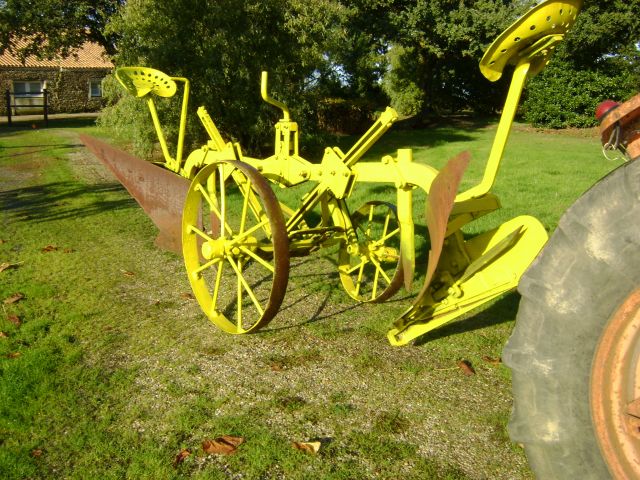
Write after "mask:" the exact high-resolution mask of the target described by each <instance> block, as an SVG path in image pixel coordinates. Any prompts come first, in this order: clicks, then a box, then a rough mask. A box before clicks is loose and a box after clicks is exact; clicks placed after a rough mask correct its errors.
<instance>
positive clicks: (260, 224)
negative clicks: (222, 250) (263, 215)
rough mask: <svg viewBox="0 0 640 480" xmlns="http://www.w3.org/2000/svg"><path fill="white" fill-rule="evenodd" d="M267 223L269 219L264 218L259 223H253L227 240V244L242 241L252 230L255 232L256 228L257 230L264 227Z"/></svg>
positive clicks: (232, 244) (235, 243)
mask: <svg viewBox="0 0 640 480" xmlns="http://www.w3.org/2000/svg"><path fill="white" fill-rule="evenodd" d="M268 223H269V219H265V220H264V221H263V222H261V223H259V224H258V225H254V226H253V227H251V228H250V229H249V230H247V231H246V232H244V233H243V234H242V235H238V236H236V237H233V239H232V240H230V241H229V245H230V246H234V245H237V244H238V243H240V242H241V241H243V240H244V239H245V238H247V237H249V235H251V234H252V233H253V232H255V231H256V230H258V229H260V228H262V227H264V226H265V225H266V224H268Z"/></svg>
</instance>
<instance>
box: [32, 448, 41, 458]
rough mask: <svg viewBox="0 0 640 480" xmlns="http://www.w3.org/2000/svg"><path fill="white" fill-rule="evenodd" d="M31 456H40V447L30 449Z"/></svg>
mask: <svg viewBox="0 0 640 480" xmlns="http://www.w3.org/2000/svg"><path fill="white" fill-rule="evenodd" d="M31 456H32V457H33V458H38V457H41V456H42V450H41V449H39V448H36V449H35V450H32V451H31Z"/></svg>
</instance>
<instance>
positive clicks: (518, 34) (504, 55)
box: [480, 0, 583, 82]
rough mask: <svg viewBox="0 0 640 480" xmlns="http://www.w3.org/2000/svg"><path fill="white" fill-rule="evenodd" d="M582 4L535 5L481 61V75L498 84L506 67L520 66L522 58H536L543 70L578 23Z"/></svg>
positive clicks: (577, 0)
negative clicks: (556, 45)
mask: <svg viewBox="0 0 640 480" xmlns="http://www.w3.org/2000/svg"><path fill="white" fill-rule="evenodd" d="M582 3H583V2H582V0H564V1H557V0H547V1H545V2H542V3H540V4H539V5H536V6H535V7H534V8H532V9H531V10H529V12H527V13H526V14H525V15H524V16H523V17H521V18H520V19H519V20H518V21H516V22H515V23H514V24H513V25H511V26H510V27H509V28H507V29H506V30H505V31H504V32H503V33H502V34H501V35H500V36H499V37H498V38H497V39H496V40H495V41H494V42H493V43H492V44H491V46H490V47H489V48H488V49H487V51H486V52H485V54H484V56H483V57H482V60H481V61H480V71H481V72H482V74H483V75H484V76H485V77H487V79H489V80H490V81H492V82H495V81H497V80H499V79H500V77H501V76H502V72H503V70H504V68H505V66H506V65H508V64H516V63H518V61H519V60H520V59H521V58H522V57H523V56H536V57H537V59H536V60H538V61H537V62H536V66H538V65H539V66H540V67H543V66H544V65H545V64H546V62H547V59H548V57H549V56H550V55H551V54H552V53H553V50H554V49H555V44H556V43H557V42H559V41H560V40H562V38H563V37H564V35H565V34H566V33H567V31H568V30H569V29H570V28H571V26H572V25H573V24H574V23H575V21H576V17H577V16H578V12H579V11H580V8H581V7H582ZM532 73H533V72H532Z"/></svg>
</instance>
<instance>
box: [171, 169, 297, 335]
mask: <svg viewBox="0 0 640 480" xmlns="http://www.w3.org/2000/svg"><path fill="white" fill-rule="evenodd" d="M182 235H183V254H184V260H185V266H186V269H187V275H188V277H189V282H190V284H191V288H192V290H193V292H194V294H195V297H196V299H197V300H198V303H199V304H200V307H201V308H202V310H203V312H204V313H205V314H206V315H207V317H208V318H209V319H210V320H211V322H213V323H214V324H215V325H216V326H218V327H220V328H221V329H222V330H224V331H226V332H228V333H236V334H240V333H248V332H250V331H255V330H257V329H259V328H260V327H262V326H264V325H266V324H267V323H268V322H269V321H270V320H271V319H272V318H273V317H274V316H275V315H276V313H277V312H278V309H279V308H280V305H281V304H282V300H283V298H284V294H285V291H286V286H287V282H288V278H289V250H288V240H287V235H286V231H285V227H284V219H283V216H282V212H281V211H280V207H279V205H278V201H277V199H276V197H275V195H274V194H273V191H272V190H271V188H270V187H269V185H268V184H267V182H266V180H265V179H264V177H262V176H261V175H260V174H259V173H258V172H257V171H256V170H255V169H254V168H252V167H250V166H249V165H247V164H245V163H243V162H238V161H223V162H216V163H214V164H212V165H209V166H207V167H205V168H204V169H202V170H201V171H200V172H199V173H198V174H197V175H196V177H195V178H194V180H193V182H192V183H191V186H190V188H189V192H188V194H187V198H186V201H185V209H184V212H183V226H182Z"/></svg>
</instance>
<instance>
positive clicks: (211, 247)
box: [201, 238, 226, 260]
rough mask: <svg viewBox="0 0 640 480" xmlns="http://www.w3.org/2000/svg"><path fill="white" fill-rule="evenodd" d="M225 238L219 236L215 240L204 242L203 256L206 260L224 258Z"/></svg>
mask: <svg viewBox="0 0 640 480" xmlns="http://www.w3.org/2000/svg"><path fill="white" fill-rule="evenodd" d="M225 243H226V242H225V239H224V238H218V239H215V240H208V241H206V242H204V243H203V244H202V249H201V252H202V257H203V258H204V259H205V260H212V259H214V258H222V257H223V256H224V250H225Z"/></svg>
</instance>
